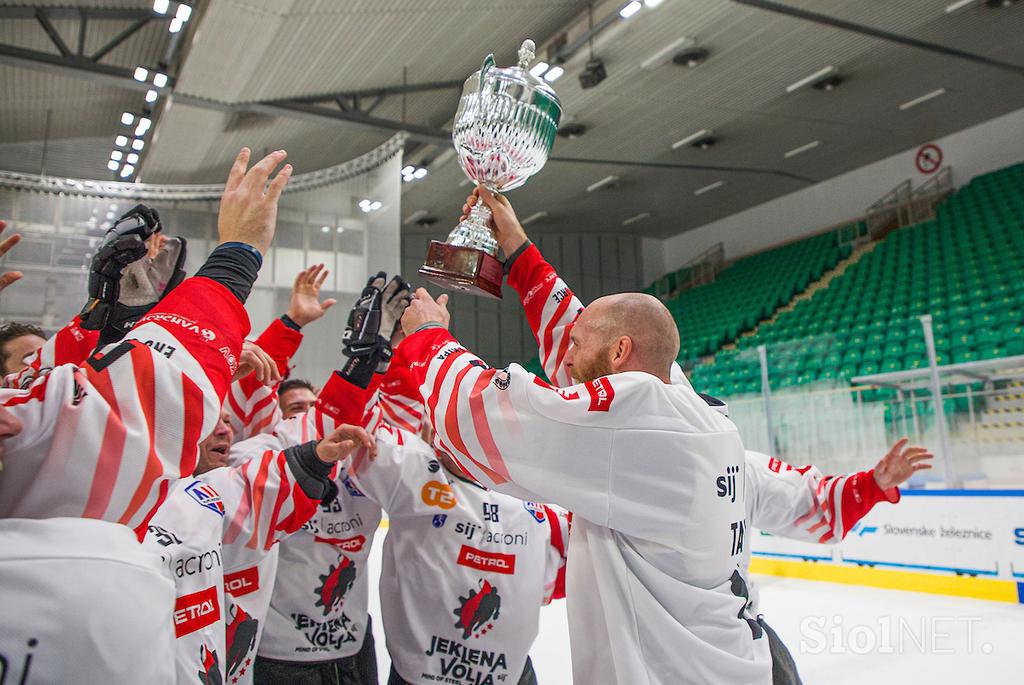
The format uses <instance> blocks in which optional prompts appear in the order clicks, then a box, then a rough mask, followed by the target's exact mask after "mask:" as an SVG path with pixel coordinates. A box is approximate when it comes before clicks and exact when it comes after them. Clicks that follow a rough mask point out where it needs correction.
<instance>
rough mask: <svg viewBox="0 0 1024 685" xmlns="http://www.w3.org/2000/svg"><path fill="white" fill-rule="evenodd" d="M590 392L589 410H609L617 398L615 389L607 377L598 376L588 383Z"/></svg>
mask: <svg viewBox="0 0 1024 685" xmlns="http://www.w3.org/2000/svg"><path fill="white" fill-rule="evenodd" d="M586 388H587V392H588V393H590V409H589V410H588V411H608V409H609V407H611V406H612V400H614V399H615V390H614V389H613V388H612V384H611V381H609V380H608V379H607V378H597V379H595V380H592V381H590V382H589V383H587V384H586Z"/></svg>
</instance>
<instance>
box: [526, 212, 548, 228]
mask: <svg viewBox="0 0 1024 685" xmlns="http://www.w3.org/2000/svg"><path fill="white" fill-rule="evenodd" d="M547 215H548V213H547V212H537V213H536V214H531V215H530V216H528V217H526V218H525V219H523V220H522V221H520V222H519V223H521V224H522V225H523V226H526V225H527V224H532V223H533V222H534V221H540V220H541V219H543V218H545V217H547Z"/></svg>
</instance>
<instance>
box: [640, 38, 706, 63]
mask: <svg viewBox="0 0 1024 685" xmlns="http://www.w3.org/2000/svg"><path fill="white" fill-rule="evenodd" d="M693 44H694V40H693V38H690V37H689V36H683V37H682V38H676V39H675V40H674V41H672V42H671V43H669V44H668V45H666V46H665V47H663V48H662V49H661V50H658V51H657V52H656V53H654V54H653V55H651V56H650V57H648V58H647V59H645V60H644V61H643V62H641V63H640V68H641V69H647V70H651V69H657V68H658V67H660V66H661V65H663V64H665V63H667V62H668V61H669V60H671V59H672V56H673V55H675V54H676V53H677V52H679V51H680V50H685V49H686V48H688V47H691V46H692V45H693Z"/></svg>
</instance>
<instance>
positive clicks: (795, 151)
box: [782, 140, 821, 159]
mask: <svg viewBox="0 0 1024 685" xmlns="http://www.w3.org/2000/svg"><path fill="white" fill-rule="evenodd" d="M819 145H821V141H820V140H812V141H811V142H809V143H807V144H806V145H801V146H800V147H795V148H793V149H792V150H790V151H789V152H787V153H785V154H783V155H782V156H783V157H785V158H786V159H789V158H790V157H796V156H797V155H799V154H800V153H801V152H807V151H808V150H813V149H814V148H816V147H818V146H819Z"/></svg>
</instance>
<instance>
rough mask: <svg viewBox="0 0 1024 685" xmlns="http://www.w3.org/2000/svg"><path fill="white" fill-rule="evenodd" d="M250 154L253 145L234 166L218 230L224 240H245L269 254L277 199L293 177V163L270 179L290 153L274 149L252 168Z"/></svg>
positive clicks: (244, 149)
mask: <svg viewBox="0 0 1024 685" xmlns="http://www.w3.org/2000/svg"><path fill="white" fill-rule="evenodd" d="M249 154H250V153H249V148H247V147H243V148H242V151H241V152H239V153H238V157H236V158H235V163H234V164H233V165H232V166H231V172H230V173H229V174H228V180H227V183H225V184H224V195H222V196H221V199H220V214H219V216H218V217H217V233H218V236H219V238H220V242H221V243H233V242H238V243H245V244H246V245H252V246H253V247H255V248H256V249H257V250H259V251H260V253H261V254H266V253H267V250H268V249H269V248H270V243H271V241H272V240H273V239H274V231H275V230H276V228H277V201H278V199H280V197H281V191H283V190H284V187H285V185H287V184H288V179H289V178H291V175H292V165H291V164H285V165H284V167H283V168H282V169H281V170H280V171H279V172H278V173H277V175H276V176H274V178H273V180H270V174H271V173H272V172H273V171H274V169H276V168H277V165H278V164H280V163H281V162H283V161H284V158H285V157H287V156H288V153H286V152H285V151H284V150H278V151H277V152H271V153H270V154H269V155H267V156H266V157H264V158H263V159H261V160H260V161H259V162H257V163H256V164H254V165H253V166H252V168H251V169H249V168H248V166H249ZM247 169H248V170H247ZM268 181H269V185H268Z"/></svg>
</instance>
